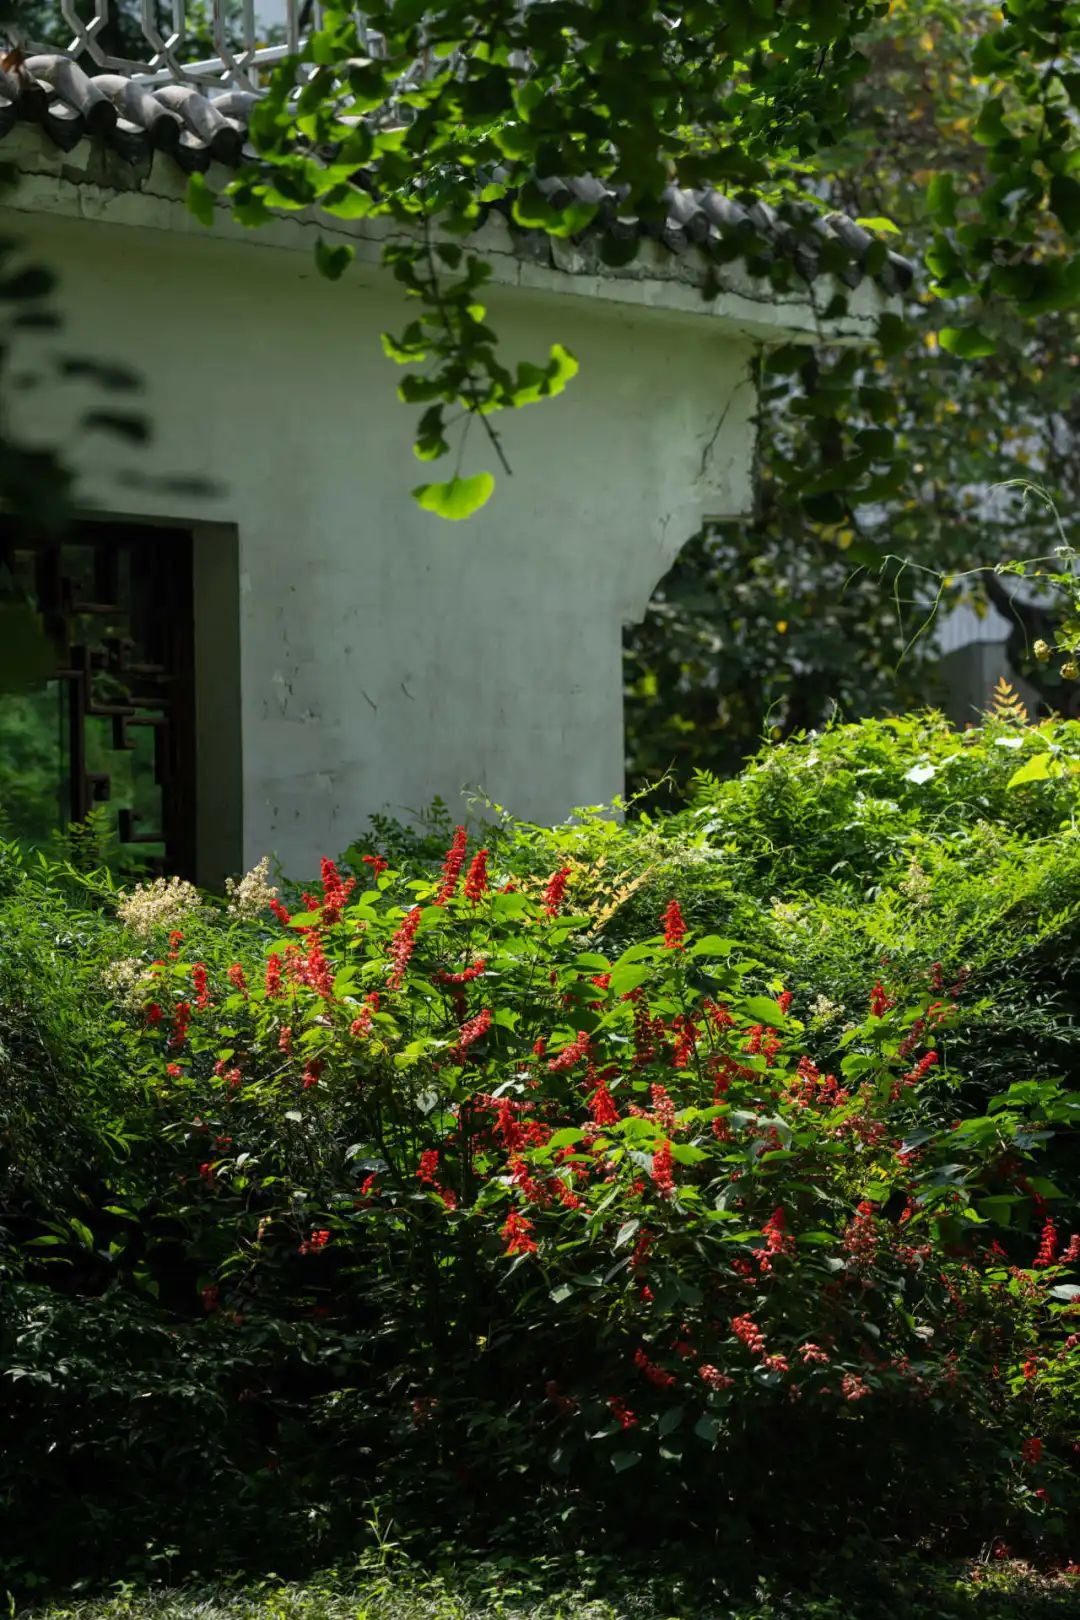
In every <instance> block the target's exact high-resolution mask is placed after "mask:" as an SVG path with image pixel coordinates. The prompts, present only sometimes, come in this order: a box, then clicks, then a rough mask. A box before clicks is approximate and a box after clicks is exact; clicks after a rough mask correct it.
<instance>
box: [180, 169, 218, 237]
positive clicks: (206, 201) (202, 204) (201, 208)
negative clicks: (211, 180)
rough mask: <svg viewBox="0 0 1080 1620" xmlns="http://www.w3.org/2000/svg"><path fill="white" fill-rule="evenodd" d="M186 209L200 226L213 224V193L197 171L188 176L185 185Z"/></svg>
mask: <svg viewBox="0 0 1080 1620" xmlns="http://www.w3.org/2000/svg"><path fill="white" fill-rule="evenodd" d="M184 200H185V202H186V203H187V205H188V209H189V211H190V212H191V213H193V214H194V215H195V218H196V219H197V220H198V221H199V224H200V225H212V224H213V223H214V193H213V192H212V191H211V190H210V187H209V186H208V185H207V183H206V179H205V177H204V176H203V175H201V174H200V173H199V172H198V170H196V171H195V173H194V174H192V175H190V176H189V178H188V183H187V193H186V195H185V198H184Z"/></svg>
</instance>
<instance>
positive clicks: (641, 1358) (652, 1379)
mask: <svg viewBox="0 0 1080 1620" xmlns="http://www.w3.org/2000/svg"><path fill="white" fill-rule="evenodd" d="M634 1366H635V1367H636V1368H637V1369H638V1371H639V1372H641V1373H644V1375H645V1377H646V1378H647V1379H648V1380H649V1383H650V1384H655V1385H656V1387H657V1389H670V1388H671V1386H672V1384H673V1383H674V1382H675V1378H674V1375H673V1374H672V1373H669V1372H667V1371H666V1370H665V1369H664V1368H663V1367H658V1366H657V1365H656V1363H655V1362H654V1361H650V1360H649V1358H648V1356H647V1355H646V1354H645V1352H644V1350H640V1349H639V1350H635V1351H634Z"/></svg>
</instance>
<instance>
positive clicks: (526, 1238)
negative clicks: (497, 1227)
mask: <svg viewBox="0 0 1080 1620" xmlns="http://www.w3.org/2000/svg"><path fill="white" fill-rule="evenodd" d="M502 1238H503V1242H504V1243H505V1244H506V1249H505V1253H506V1254H508V1255H510V1254H535V1253H536V1252H537V1242H536V1239H535V1238H534V1237H533V1224H532V1221H530V1220H529V1218H528V1216H526V1215H519V1214H518V1212H517V1211H516V1210H512V1211H511V1213H510V1214H509V1215H508V1216H507V1218H506V1221H505V1223H504V1225H503V1229H502Z"/></svg>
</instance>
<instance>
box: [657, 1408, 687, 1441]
mask: <svg viewBox="0 0 1080 1620" xmlns="http://www.w3.org/2000/svg"><path fill="white" fill-rule="evenodd" d="M685 1414H686V1407H685V1406H669V1407H668V1409H667V1411H666V1412H665V1413H664V1414H663V1416H662V1417H661V1419H660V1422H659V1425H658V1429H659V1432H660V1434H670V1433H671V1432H672V1430H673V1429H677V1428H678V1427H679V1424H680V1423H681V1422H682V1420H683V1417H684V1416H685Z"/></svg>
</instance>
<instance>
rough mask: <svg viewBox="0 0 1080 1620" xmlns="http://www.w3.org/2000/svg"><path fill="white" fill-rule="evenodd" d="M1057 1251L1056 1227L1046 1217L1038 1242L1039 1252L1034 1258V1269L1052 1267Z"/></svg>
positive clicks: (1050, 1219) (1051, 1220)
mask: <svg viewBox="0 0 1080 1620" xmlns="http://www.w3.org/2000/svg"><path fill="white" fill-rule="evenodd" d="M1057 1251H1058V1235H1057V1227H1056V1226H1055V1225H1054V1222H1053V1219H1052V1218H1051V1217H1050V1216H1049V1215H1048V1216H1047V1217H1046V1223H1045V1225H1044V1226H1043V1229H1042V1237H1041V1238H1040V1240H1039V1252H1038V1254H1037V1255H1036V1256H1035V1260H1034V1265H1035V1268H1036V1269H1039V1268H1041V1267H1043V1266H1052V1265H1053V1264H1054V1259H1055V1256H1056V1255H1057Z"/></svg>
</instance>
